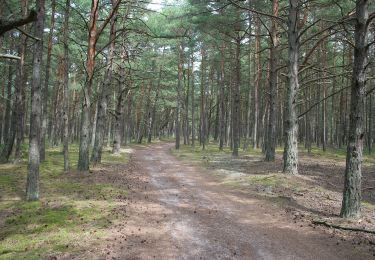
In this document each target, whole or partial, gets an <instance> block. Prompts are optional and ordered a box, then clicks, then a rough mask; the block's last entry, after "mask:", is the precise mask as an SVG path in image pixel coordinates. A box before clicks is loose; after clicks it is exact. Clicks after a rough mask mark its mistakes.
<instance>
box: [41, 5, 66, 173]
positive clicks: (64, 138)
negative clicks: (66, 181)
mask: <svg viewBox="0 0 375 260" xmlns="http://www.w3.org/2000/svg"><path fill="white" fill-rule="evenodd" d="M69 12H70V0H66V2H65V14H64V27H63V28H64V29H63V30H64V31H63V35H64V101H63V107H64V109H63V124H64V126H63V129H64V130H63V145H64V171H65V172H67V171H69V47H68V33H69ZM47 84H48V82H47ZM45 113H47V110H45ZM46 116H47V114H45V115H44V119H45V120H46Z"/></svg>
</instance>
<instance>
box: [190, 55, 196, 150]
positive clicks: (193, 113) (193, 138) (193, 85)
mask: <svg viewBox="0 0 375 260" xmlns="http://www.w3.org/2000/svg"><path fill="white" fill-rule="evenodd" d="M190 73H191V146H193V147H194V146H195V82H194V55H193V54H192V55H191V72H190Z"/></svg>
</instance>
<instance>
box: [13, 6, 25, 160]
mask: <svg viewBox="0 0 375 260" xmlns="http://www.w3.org/2000/svg"><path fill="white" fill-rule="evenodd" d="M21 9H22V13H23V15H26V13H27V9H28V1H27V0H22V8H21ZM22 29H23V30H26V25H24V26H23V27H22ZM26 48H27V37H26V36H25V35H23V34H21V36H20V45H19V56H20V58H21V59H20V62H19V66H18V70H17V78H16V93H15V95H17V96H18V97H17V98H16V100H17V101H18V103H17V106H16V109H17V114H16V115H17V121H16V123H17V126H16V146H15V157H16V158H17V159H20V158H21V157H22V147H21V145H22V142H23V138H24V131H25V128H24V126H25V124H24V123H25V122H24V120H25V118H26V117H25V114H26V111H25V87H26V82H27V79H26V78H27V75H26V67H25V53H26Z"/></svg>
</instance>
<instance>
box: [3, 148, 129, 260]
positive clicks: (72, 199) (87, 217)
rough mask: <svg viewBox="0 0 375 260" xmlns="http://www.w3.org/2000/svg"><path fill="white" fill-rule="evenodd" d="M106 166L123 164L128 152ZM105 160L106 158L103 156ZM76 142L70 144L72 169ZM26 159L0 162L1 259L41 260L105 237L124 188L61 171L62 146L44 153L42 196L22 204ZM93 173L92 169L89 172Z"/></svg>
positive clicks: (114, 219) (41, 173) (75, 159)
mask: <svg viewBox="0 0 375 260" xmlns="http://www.w3.org/2000/svg"><path fill="white" fill-rule="evenodd" d="M103 157H104V159H105V163H106V164H107V165H112V164H118V163H126V162H127V161H128V158H129V152H126V151H125V152H124V153H121V156H120V157H118V158H117V157H116V158H113V160H111V159H112V158H110V157H111V155H110V154H109V152H108V154H107V151H105V154H104V156H103ZM107 158H110V159H107ZM77 159H78V147H77V145H71V146H70V162H71V167H72V168H75V167H76V161H77ZM26 173H27V163H26V162H25V161H22V162H21V163H20V164H12V163H9V164H3V165H0V259H25V258H26V259H41V258H45V257H46V256H50V255H58V254H59V253H63V252H65V251H69V252H73V253H74V252H75V251H84V250H86V249H87V247H89V246H93V245H95V243H98V241H100V238H103V237H104V236H106V235H108V232H109V229H108V228H109V227H110V226H111V225H113V223H114V222H115V221H116V216H115V215H114V214H113V213H112V212H113V209H114V208H115V207H117V206H118V205H120V204H121V203H122V202H121V201H119V200H118V198H119V197H121V198H123V197H125V196H126V195H127V191H126V190H124V189H123V188H121V187H119V186H117V185H116V184H114V183H105V182H103V183H101V182H96V183H93V182H92V181H90V177H91V176H90V175H89V174H88V175H82V176H78V175H77V176H76V175H72V174H69V175H66V174H65V173H64V172H63V154H62V149H61V147H56V148H51V149H48V150H47V151H46V161H45V162H44V163H43V164H42V165H41V168H40V181H41V184H40V185H41V199H40V201H37V202H26V201H24V200H23V198H24V188H25V180H26ZM91 174H92V173H91Z"/></svg>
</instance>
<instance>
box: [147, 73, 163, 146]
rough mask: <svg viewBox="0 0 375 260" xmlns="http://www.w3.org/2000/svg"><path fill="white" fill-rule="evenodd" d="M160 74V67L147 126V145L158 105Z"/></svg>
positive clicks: (150, 138) (150, 137)
mask: <svg viewBox="0 0 375 260" xmlns="http://www.w3.org/2000/svg"><path fill="white" fill-rule="evenodd" d="M161 72H162V70H161V67H160V70H159V79H158V84H157V86H156V94H155V100H154V104H153V106H152V112H151V118H150V124H149V129H148V138H147V142H148V143H151V141H152V132H153V129H154V125H155V121H156V106H157V103H158V100H159V91H160V83H161Z"/></svg>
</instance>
